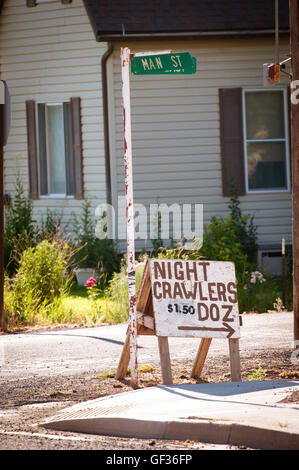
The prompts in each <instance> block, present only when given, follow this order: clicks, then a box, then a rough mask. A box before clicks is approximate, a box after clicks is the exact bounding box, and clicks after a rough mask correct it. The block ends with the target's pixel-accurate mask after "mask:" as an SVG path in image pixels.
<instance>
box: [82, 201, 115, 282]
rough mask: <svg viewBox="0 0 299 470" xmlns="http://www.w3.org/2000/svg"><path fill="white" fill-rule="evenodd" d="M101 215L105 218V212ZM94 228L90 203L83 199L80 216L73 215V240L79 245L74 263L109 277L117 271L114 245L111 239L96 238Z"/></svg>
mask: <svg viewBox="0 0 299 470" xmlns="http://www.w3.org/2000/svg"><path fill="white" fill-rule="evenodd" d="M103 217H104V218H105V214H103ZM104 223H105V222H103V224H104ZM95 229H96V223H95V221H94V220H93V219H92V217H91V203H90V202H89V201H84V202H83V206H82V214H81V216H80V217H79V218H78V217H76V216H74V233H75V241H76V243H77V247H80V249H79V250H78V252H77V254H76V258H75V259H76V263H77V264H78V266H79V267H81V268H97V269H98V270H99V272H104V273H105V274H107V278H108V279H109V278H110V277H111V276H112V274H113V273H114V272H115V271H118V269H119V265H120V261H119V257H118V254H117V250H116V246H115V243H114V241H113V240H109V239H108V238H102V239H99V238H97V237H96V233H95Z"/></svg>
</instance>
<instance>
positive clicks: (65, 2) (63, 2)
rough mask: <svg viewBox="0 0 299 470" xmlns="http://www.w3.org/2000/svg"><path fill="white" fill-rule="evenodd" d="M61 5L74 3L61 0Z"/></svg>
mask: <svg viewBox="0 0 299 470" xmlns="http://www.w3.org/2000/svg"><path fill="white" fill-rule="evenodd" d="M61 3H62V4H65V5H66V4H67V3H72V0H61Z"/></svg>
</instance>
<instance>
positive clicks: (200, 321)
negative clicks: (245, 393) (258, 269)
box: [115, 259, 241, 384]
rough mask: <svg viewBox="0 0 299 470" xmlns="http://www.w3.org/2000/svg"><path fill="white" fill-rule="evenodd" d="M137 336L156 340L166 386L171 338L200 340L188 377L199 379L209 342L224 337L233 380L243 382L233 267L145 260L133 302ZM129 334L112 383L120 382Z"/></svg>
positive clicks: (219, 263) (127, 356)
mask: <svg viewBox="0 0 299 470" xmlns="http://www.w3.org/2000/svg"><path fill="white" fill-rule="evenodd" d="M136 314H137V335H154V336H156V337H157V339H158V344H159V353H160V361H161V371H162V379H163V383H164V384H172V372H171V362H170V354H169V347H168V337H169V336H185V337H200V338H201V343H200V346H199V349H198V352H197V356H196V358H195V361H194V364H193V368H192V372H191V376H192V377H197V378H198V377H200V375H201V372H202V369H203V367H204V364H205V360H206V356H207V354H208V351H209V347H210V344H211V341H212V338H227V339H228V343H229V354H230V365H231V378H232V380H233V381H239V380H241V370H240V354H239V337H240V319H241V317H239V312H238V299H237V284H236V277H235V267H234V264H233V263H231V262H222V261H206V260H204V261H201V260H196V261H195V260H194V261H193V260H178V259H148V260H147V262H146V265H145V268H144V273H143V277H142V280H141V284H140V287H139V292H138V296H137V300H136ZM129 360H130V335H129V331H128V333H127V338H126V341H125V344H124V348H123V351H122V355H121V358H120V361H119V365H118V369H117V373H116V376H115V378H116V379H120V378H124V377H125V375H126V373H127V368H128V364H129Z"/></svg>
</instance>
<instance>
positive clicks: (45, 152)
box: [26, 97, 84, 199]
mask: <svg viewBox="0 0 299 470" xmlns="http://www.w3.org/2000/svg"><path fill="white" fill-rule="evenodd" d="M26 121H27V146H28V174H29V191H30V196H31V198H32V199H38V198H39V197H41V196H44V197H45V196H58V197H65V196H74V197H75V199H83V198H84V194H83V193H84V184H83V183H84V182H83V155H82V130H81V99H80V97H72V98H70V100H69V101H67V102H64V103H36V102H35V101H34V100H28V101H26Z"/></svg>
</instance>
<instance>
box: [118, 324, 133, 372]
mask: <svg viewBox="0 0 299 470" xmlns="http://www.w3.org/2000/svg"><path fill="white" fill-rule="evenodd" d="M129 362H130V335H129V332H127V336H126V341H125V344H124V346H123V350H122V353H121V356H120V360H119V363H118V368H117V371H116V374H115V378H116V379H117V380H119V379H123V378H124V377H125V376H126V375H127V371H128V366H129Z"/></svg>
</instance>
